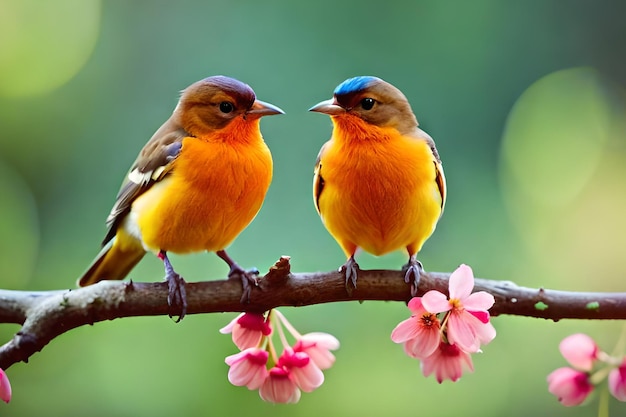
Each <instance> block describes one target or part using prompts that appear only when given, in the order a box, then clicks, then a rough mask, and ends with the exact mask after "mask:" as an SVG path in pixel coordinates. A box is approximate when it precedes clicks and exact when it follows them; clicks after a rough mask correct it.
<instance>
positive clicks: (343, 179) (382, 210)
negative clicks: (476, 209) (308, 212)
mask: <svg viewBox="0 0 626 417" xmlns="http://www.w3.org/2000/svg"><path fill="white" fill-rule="evenodd" d="M394 132H395V131H391V130H388V131H386V132H385V131H383V130H381V132H379V133H383V135H382V136H380V137H378V139H379V140H372V141H369V140H368V141H364V140H360V141H345V140H342V139H341V138H334V139H333V140H331V142H329V144H328V145H327V148H326V150H325V152H324V154H323V156H322V160H321V161H322V168H321V174H322V176H323V178H324V181H325V182H324V189H323V191H322V194H321V196H320V199H319V205H320V212H321V216H322V220H323V222H324V224H325V226H326V227H327V229H328V231H329V232H330V233H331V235H333V237H335V239H336V240H337V241H338V242H339V244H340V245H341V246H342V248H343V249H344V251H345V252H346V255H348V256H349V255H351V254H353V253H354V250H355V249H356V247H361V248H362V249H364V250H365V251H367V252H370V253H372V254H374V255H382V254H385V253H388V252H391V251H394V250H397V249H403V248H407V249H409V251H414V252H417V251H419V249H420V248H421V246H422V244H423V243H424V241H425V240H426V239H427V238H428V237H429V236H430V235H431V234H432V232H433V231H434V228H435V225H436V223H437V220H438V219H439V216H440V214H441V195H440V194H439V189H438V187H437V184H436V182H435V175H436V169H435V165H434V157H433V155H432V152H431V151H430V148H429V146H428V144H427V143H426V142H425V141H423V140H419V139H415V138H407V137H403V136H400V135H399V134H397V133H394ZM335 139H339V140H335Z"/></svg>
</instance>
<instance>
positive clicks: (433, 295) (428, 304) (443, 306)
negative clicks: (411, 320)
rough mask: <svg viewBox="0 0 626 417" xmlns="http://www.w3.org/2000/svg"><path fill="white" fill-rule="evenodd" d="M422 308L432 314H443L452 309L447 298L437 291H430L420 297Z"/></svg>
mask: <svg viewBox="0 0 626 417" xmlns="http://www.w3.org/2000/svg"><path fill="white" fill-rule="evenodd" d="M422 306H423V307H424V308H425V309H426V311H428V312H429V313H432V314H438V313H443V312H444V311H449V310H450V309H451V308H452V306H450V302H449V301H448V297H446V295H445V294H443V293H440V292H439V291H437V290H430V291H428V292H427V293H426V294H424V295H423V296H422Z"/></svg>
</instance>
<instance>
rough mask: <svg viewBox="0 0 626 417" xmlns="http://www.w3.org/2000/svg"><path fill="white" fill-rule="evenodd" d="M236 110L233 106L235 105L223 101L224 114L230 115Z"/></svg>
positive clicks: (221, 107) (221, 108)
mask: <svg viewBox="0 0 626 417" xmlns="http://www.w3.org/2000/svg"><path fill="white" fill-rule="evenodd" d="M234 109H235V106H233V103H231V102H229V101H222V102H221V103H220V110H221V111H222V113H230V112H231V111H233V110H234Z"/></svg>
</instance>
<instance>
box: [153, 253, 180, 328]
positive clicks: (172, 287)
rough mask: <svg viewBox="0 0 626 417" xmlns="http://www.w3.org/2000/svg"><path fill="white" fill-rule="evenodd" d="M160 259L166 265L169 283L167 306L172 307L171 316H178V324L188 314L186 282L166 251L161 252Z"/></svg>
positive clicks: (166, 279) (166, 275) (166, 277)
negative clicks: (177, 271)
mask: <svg viewBox="0 0 626 417" xmlns="http://www.w3.org/2000/svg"><path fill="white" fill-rule="evenodd" d="M158 256H159V258H161V260H162V261H163V264H164V265H165V281H166V282H167V304H168V305H169V307H170V312H169V316H170V318H173V317H174V316H175V315H178V319H177V320H176V323H178V322H179V321H181V320H182V319H183V318H184V317H185V315H186V314H187V290H186V288H185V280H184V279H183V277H181V276H180V275H178V273H176V271H174V268H173V267H172V264H171V262H170V260H169V259H168V257H167V254H166V253H165V251H161V252H159V255H158Z"/></svg>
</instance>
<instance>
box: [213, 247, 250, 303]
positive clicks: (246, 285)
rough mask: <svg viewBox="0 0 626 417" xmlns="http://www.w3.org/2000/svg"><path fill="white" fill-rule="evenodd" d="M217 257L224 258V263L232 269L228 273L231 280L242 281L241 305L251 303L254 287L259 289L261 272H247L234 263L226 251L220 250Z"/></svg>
mask: <svg viewBox="0 0 626 417" xmlns="http://www.w3.org/2000/svg"><path fill="white" fill-rule="evenodd" d="M215 253H216V254H217V256H219V257H220V258H222V259H223V260H224V262H226V263H227V264H228V266H229V267H230V271H229V272H228V278H229V279H237V278H239V279H240V280H241V285H242V287H243V291H242V292H243V293H242V294H241V300H240V302H241V304H247V303H249V302H250V295H251V294H252V286H255V287H258V286H259V282H258V281H257V279H258V277H259V270H258V269H256V268H252V269H250V270H249V271H246V270H245V269H243V268H242V267H240V266H239V265H238V264H237V262H235V261H233V260H232V258H231V257H230V256H228V254H227V253H226V251H225V250H218V251H217V252H215Z"/></svg>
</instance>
